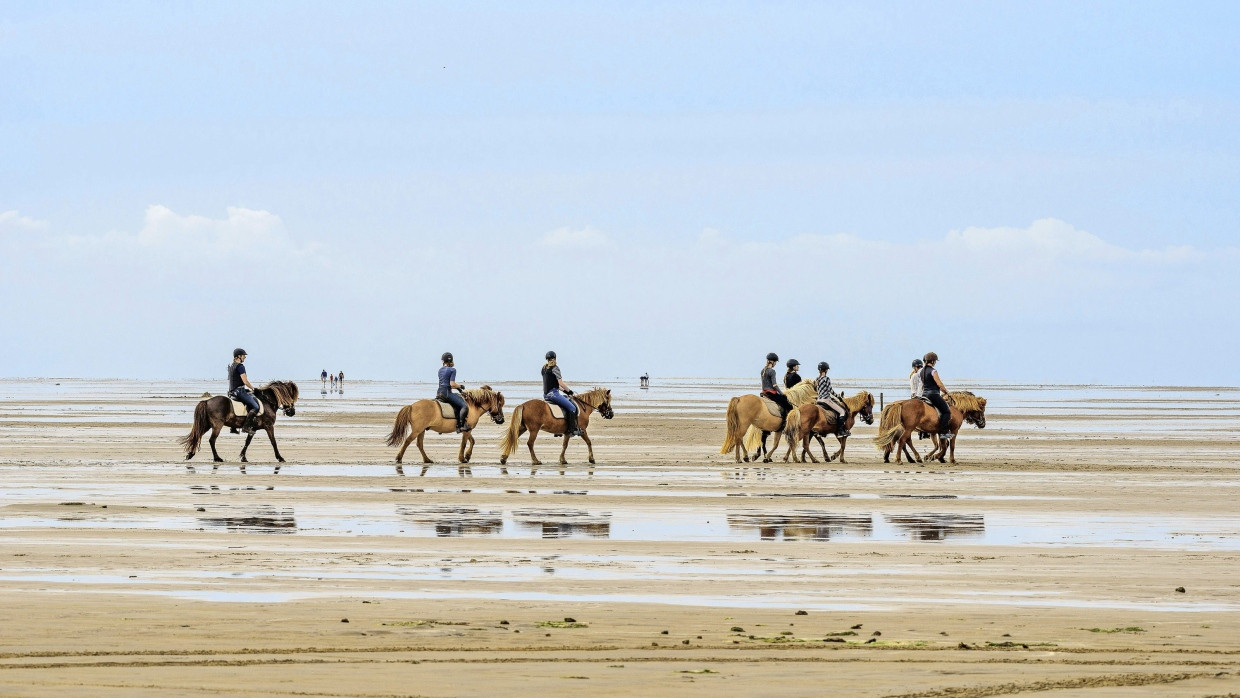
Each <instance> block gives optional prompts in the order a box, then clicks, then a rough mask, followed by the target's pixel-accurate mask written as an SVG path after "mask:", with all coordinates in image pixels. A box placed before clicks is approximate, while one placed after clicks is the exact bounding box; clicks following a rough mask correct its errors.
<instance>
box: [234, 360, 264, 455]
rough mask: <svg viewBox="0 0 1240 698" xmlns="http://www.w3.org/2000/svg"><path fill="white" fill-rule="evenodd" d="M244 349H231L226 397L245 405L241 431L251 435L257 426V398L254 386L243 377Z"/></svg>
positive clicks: (247, 378)
mask: <svg viewBox="0 0 1240 698" xmlns="http://www.w3.org/2000/svg"><path fill="white" fill-rule="evenodd" d="M245 357H246V353H245V349H242V348H240V347H238V348H236V349H233V360H232V363H231V364H229V366H228V397H230V398H232V399H234V400H236V401H238V402H242V403H245V424H243V425H242V426H241V430H242V431H244V432H245V433H247V434H253V433H254V429H255V428H256V427H257V426H258V409H259V408H258V398H256V397H254V392H253V391H254V386H253V385H251V384H250V379H249V377H248V376H246V375H245Z"/></svg>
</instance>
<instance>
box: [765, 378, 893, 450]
mask: <svg viewBox="0 0 1240 698" xmlns="http://www.w3.org/2000/svg"><path fill="white" fill-rule="evenodd" d="M844 405H845V406H846V407H848V418H847V419H845V420H844V428H845V429H852V428H853V424H854V423H855V422H856V421H857V417H861V419H862V421H864V422H865V423H866V424H873V423H874V396H873V395H871V394H870V393H868V392H866V391H864V390H862V391H861V392H859V393H857V394H855V395H853V396H852V397H847V398H844ZM793 412H795V413H796V417H793V416H792V415H791V414H790V415H788V417H789V419H788V427H787V428H786V429H785V430H784V435H785V437H787V439H788V452H787V453H785V454H784V462H785V463H787V462H788V456H790V455H791V456H792V459H793V460H794V461H795V462H797V463H801V462H803V461H804V459H805V457H806V456H809V459H810V461H812V462H814V463H817V462H818V460H817V459H816V458H814V454H813V453H810V450H809V440H810V437H817V439H818V445H820V446H822V459H823V461H825V462H827V463H830V462H831V461H832V460H835V459H837V458H838V459H839V461H840V462H841V463H844V462H846V461H845V460H844V448H845V446H846V445H847V443H848V437H847V436H836V437H835V438H836V439H838V440H839V442H840V449H839V450H838V451H836V452H835V454H834V455H827V445H826V443H824V442H823V440H822V437H823V436H824V435H828V436H830V435H835V433H836V427H835V422H836V420H838V419H839V416H837V415H836V414H835V413H834V412H828V411H827V410H826V408H824V407H822V406H821V405H819V404H818V403H817V402H811V403H809V404H807V405H801V406H800V407H798V408H796V409H795V410H793ZM797 442H800V446H801V448H800V451H801V454H800V457H797V453H796V451H797Z"/></svg>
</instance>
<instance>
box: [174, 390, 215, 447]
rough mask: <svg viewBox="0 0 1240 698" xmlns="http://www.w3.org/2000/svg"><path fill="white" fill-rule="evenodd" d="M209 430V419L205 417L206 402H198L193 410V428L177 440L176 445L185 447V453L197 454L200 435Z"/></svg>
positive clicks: (200, 439) (200, 440) (200, 441)
mask: <svg viewBox="0 0 1240 698" xmlns="http://www.w3.org/2000/svg"><path fill="white" fill-rule="evenodd" d="M210 428H211V418H210V417H208V416H207V401H206V400H199V401H198V406H197V407H195V408H194V426H192V427H190V428H189V433H188V434H186V435H185V436H182V437H181V438H180V439H178V440H177V443H179V444H181V445H182V446H184V447H185V452H186V453H197V452H198V446H199V444H201V443H202V435H203V434H205V433H207V430H208V429H210Z"/></svg>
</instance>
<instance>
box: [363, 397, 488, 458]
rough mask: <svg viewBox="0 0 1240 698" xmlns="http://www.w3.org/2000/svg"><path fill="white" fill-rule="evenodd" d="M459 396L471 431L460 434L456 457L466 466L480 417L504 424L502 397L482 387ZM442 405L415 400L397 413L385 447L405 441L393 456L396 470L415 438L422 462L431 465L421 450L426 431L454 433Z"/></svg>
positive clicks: (454, 426)
mask: <svg viewBox="0 0 1240 698" xmlns="http://www.w3.org/2000/svg"><path fill="white" fill-rule="evenodd" d="M461 397H462V398H464V399H465V407H466V409H467V412H466V415H465V424H466V425H468V426H469V428H470V431H467V432H465V433H464V434H461V448H460V450H459V451H457V454H456V458H457V460H459V461H460V462H462V463H468V462H469V459H470V458H471V457H472V456H473V455H474V433H473V431H472V430H473V428H474V427H475V426H477V424H478V421H479V420H480V419H482V415H484V414H489V415H491V419H492V420H493V421H494V422H495V423H496V424H503V423H504V394H503V393H500V392H496V391H494V390H491V386H489V385H484V386H482V387H481V388H475V389H473V390H465V391H462V392H461ZM441 404H445V403H441V402H440V401H438V400H418V401H417V402H415V403H413V404H412V405H405V406H404V407H402V408H400V412H398V413H397V414H396V424H394V425H393V426H392V433H391V434H389V435H388V438H387V445H388V446H395V445H397V444H399V443H400V442H401V441H404V442H405V443H404V445H402V446H401V447H400V452H399V453H397V454H396V464H397V466H398V467H399V465H400V463H401V461H402V460H403V459H404V457H405V449H407V448H409V444H410V443H411V442H412V441H413V440H414V438H415V437H416V438H417V440H418V451H420V452H421V453H422V462H423V463H434V461H432V460H431V458H430V456H428V455H426V449H425V448H422V440H423V439H425V438H426V432H428V431H431V430H434V431H436V432H438V433H440V434H446V433H448V432H450V431H456V417H445V416H443V412H442V411H441V408H440V405H441Z"/></svg>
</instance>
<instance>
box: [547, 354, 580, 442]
mask: <svg viewBox="0 0 1240 698" xmlns="http://www.w3.org/2000/svg"><path fill="white" fill-rule="evenodd" d="M542 380H543V399H544V400H546V401H547V402H550V403H551V404H553V405H559V406H560V409H562V410H564V438H568V437H570V436H581V435H582V434H583V433H585V432H583V431H581V429H580V428H579V427H578V426H577V405H576V404H574V403H573V401H572V400H570V399H568V396H570V395H572V394H573V391H571V390H569V389H568V386H567V385H565V384H564V377H563V376H562V375H561V374H560V367H559V366H558V365H556V358H555V352H554V351H549V352H547V363H545V364H543V367H542Z"/></svg>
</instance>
